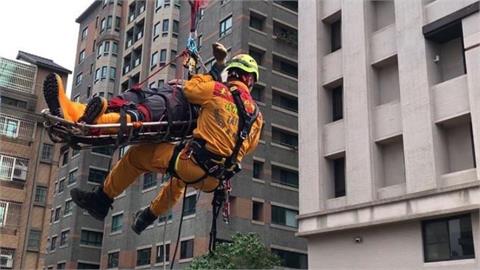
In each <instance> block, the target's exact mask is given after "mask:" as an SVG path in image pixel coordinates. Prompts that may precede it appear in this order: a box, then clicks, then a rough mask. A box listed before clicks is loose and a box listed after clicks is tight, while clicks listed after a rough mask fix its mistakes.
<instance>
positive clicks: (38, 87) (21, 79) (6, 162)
mask: <svg viewBox="0 0 480 270" xmlns="http://www.w3.org/2000/svg"><path fill="white" fill-rule="evenodd" d="M50 72H57V73H58V74H59V75H60V76H62V78H63V79H64V80H65V81H66V80H67V76H68V74H70V73H71V71H69V70H67V69H65V68H64V67H62V66H60V65H58V64H56V63H55V62H54V61H52V60H50V59H46V58H43V57H40V56H37V55H33V54H30V53H27V52H23V51H19V52H18V54H17V60H11V59H7V58H3V57H0V74H1V75H0V101H1V105H0V106H1V107H0V108H1V109H0V140H1V143H0V268H1V269H38V268H41V267H42V266H43V265H44V255H45V252H44V250H45V246H46V244H47V243H46V242H47V234H48V221H47V220H45V216H46V213H47V212H48V211H49V209H50V205H51V204H52V200H51V196H49V194H50V195H51V192H52V188H50V179H51V178H55V177H56V175H57V171H58V159H59V147H57V146H55V145H54V143H53V142H52V141H51V140H50V139H49V137H48V135H47V132H46V130H45V128H44V127H43V124H42V123H43V117H42V116H41V114H40V112H41V110H42V109H43V108H45V107H46V104H45V102H44V100H43V91H42V87H43V80H44V79H45V77H46V75H47V74H48V73H50Z"/></svg>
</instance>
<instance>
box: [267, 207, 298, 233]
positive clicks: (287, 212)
mask: <svg viewBox="0 0 480 270" xmlns="http://www.w3.org/2000/svg"><path fill="white" fill-rule="evenodd" d="M297 215H298V211H297V210H292V209H288V208H284V207H280V206H276V205H272V224H277V225H282V226H288V227H294V228H297V218H296V216H297Z"/></svg>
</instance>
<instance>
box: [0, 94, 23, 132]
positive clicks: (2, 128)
mask: <svg viewBox="0 0 480 270" xmlns="http://www.w3.org/2000/svg"><path fill="white" fill-rule="evenodd" d="M2 99H3V97H2ZM19 126H20V121H19V120H17V119H13V118H10V117H3V116H2V117H0V134H2V135H5V136H7V137H10V138H16V137H18V132H19Z"/></svg>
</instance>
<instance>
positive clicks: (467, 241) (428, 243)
mask: <svg viewBox="0 0 480 270" xmlns="http://www.w3.org/2000/svg"><path fill="white" fill-rule="evenodd" d="M422 227H423V250H424V260H425V262H435V261H447V260H460V259H469V258H475V248H474V244H473V235H472V220H471V216H470V214H468V215H464V216H456V217H450V218H443V219H436V220H428V221H424V222H422Z"/></svg>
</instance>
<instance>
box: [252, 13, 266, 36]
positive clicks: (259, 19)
mask: <svg viewBox="0 0 480 270" xmlns="http://www.w3.org/2000/svg"><path fill="white" fill-rule="evenodd" d="M265 21H266V18H265V16H263V15H260V14H258V13H255V12H253V11H250V27H252V28H254V29H257V30H259V31H262V32H263V31H264V29H265Z"/></svg>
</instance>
